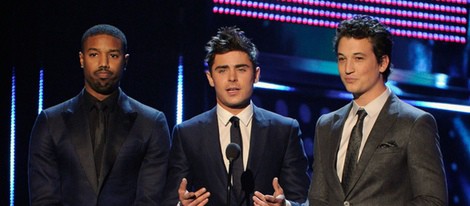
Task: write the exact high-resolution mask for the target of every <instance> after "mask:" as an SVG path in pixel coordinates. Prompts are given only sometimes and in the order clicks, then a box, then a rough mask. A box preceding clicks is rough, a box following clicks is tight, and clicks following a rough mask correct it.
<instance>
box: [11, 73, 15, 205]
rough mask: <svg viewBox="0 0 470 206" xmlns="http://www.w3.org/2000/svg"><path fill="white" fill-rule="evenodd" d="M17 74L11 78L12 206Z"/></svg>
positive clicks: (12, 200)
mask: <svg viewBox="0 0 470 206" xmlns="http://www.w3.org/2000/svg"><path fill="white" fill-rule="evenodd" d="M15 142H16V74H15V68H13V71H12V76H11V112H10V206H14V205H15V150H16V144H15Z"/></svg>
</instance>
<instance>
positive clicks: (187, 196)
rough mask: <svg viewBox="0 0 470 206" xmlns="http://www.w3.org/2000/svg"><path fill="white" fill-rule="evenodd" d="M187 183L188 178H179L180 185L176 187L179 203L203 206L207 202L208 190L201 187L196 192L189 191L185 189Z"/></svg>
mask: <svg viewBox="0 0 470 206" xmlns="http://www.w3.org/2000/svg"><path fill="white" fill-rule="evenodd" d="M187 185H188V180H186V178H183V179H182V180H181V184H180V187H179V189H178V197H179V200H180V205H182V206H203V205H206V204H207V203H208V202H209V196H210V195H211V193H210V192H208V191H206V188H204V187H203V188H201V189H199V190H198V191H196V192H189V191H188V190H187V189H186V186H187Z"/></svg>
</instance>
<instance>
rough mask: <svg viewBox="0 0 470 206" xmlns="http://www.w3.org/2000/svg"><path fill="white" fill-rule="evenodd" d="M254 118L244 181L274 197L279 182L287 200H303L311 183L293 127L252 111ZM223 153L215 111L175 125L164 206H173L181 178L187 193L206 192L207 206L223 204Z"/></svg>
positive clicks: (274, 116)
mask: <svg viewBox="0 0 470 206" xmlns="http://www.w3.org/2000/svg"><path fill="white" fill-rule="evenodd" d="M253 113H254V114H253V120H252V121H253V122H252V129H251V141H250V151H249V157H248V163H247V169H246V172H245V174H247V175H248V177H249V178H247V179H248V180H249V181H247V182H248V183H250V182H251V186H252V187H253V189H252V190H254V191H260V192H262V193H264V194H273V192H274V190H273V186H272V181H273V178H274V177H278V178H279V182H280V184H281V186H282V187H283V189H284V193H285V196H286V198H287V199H289V200H292V201H296V202H304V201H306V197H307V192H308V185H309V182H310V180H309V177H308V174H307V168H308V163H307V158H306V156H305V153H304V149H303V144H302V140H301V138H300V137H299V135H300V129H299V124H298V122H297V121H296V120H294V119H291V118H287V117H282V116H280V115H278V114H275V113H272V112H269V111H267V110H264V109H261V108H257V107H256V106H255V107H254V109H253ZM222 152H225V151H221V149H220V141H219V130H218V123H217V112H216V108H215V107H214V108H213V109H212V110H210V111H207V112H205V113H202V114H200V115H198V116H196V117H194V118H192V119H190V120H187V121H185V122H183V123H181V124H179V125H176V126H175V128H174V130H173V143H172V149H171V152H170V159H169V171H168V181H167V186H166V189H165V192H166V194H165V198H166V199H165V202H164V204H163V205H168V206H175V205H176V204H177V202H178V187H179V185H180V182H181V179H182V178H183V177H186V178H187V179H188V183H189V184H188V190H193V191H195V190H197V189H200V188H201V187H205V188H206V189H207V190H208V191H209V192H211V196H210V197H209V205H214V206H221V205H226V197H227V192H226V191H227V170H226V168H225V165H224V162H223V156H222ZM250 176H251V177H250ZM250 179H251V180H250ZM252 195H253V191H251V192H250V193H249V194H248V195H247V196H246V199H248V200H249V205H253V203H252ZM233 199H234V195H232V200H233ZM243 205H246V204H243Z"/></svg>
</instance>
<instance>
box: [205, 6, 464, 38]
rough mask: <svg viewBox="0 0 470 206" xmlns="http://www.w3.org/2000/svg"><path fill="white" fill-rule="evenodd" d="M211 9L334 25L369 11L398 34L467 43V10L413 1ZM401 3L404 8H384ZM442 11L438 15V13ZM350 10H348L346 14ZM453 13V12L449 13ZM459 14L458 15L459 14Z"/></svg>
mask: <svg viewBox="0 0 470 206" xmlns="http://www.w3.org/2000/svg"><path fill="white" fill-rule="evenodd" d="M213 2H214V3H215V4H214V7H213V12H214V13H218V14H226V15H234V16H242V17H249V18H256V19H263V20H271V21H280V22H287V23H296V24H305V25H311V26H321V27H328V28H335V27H336V25H337V23H338V22H339V21H341V20H344V19H349V18H351V17H352V16H354V15H356V14H358V13H368V14H370V15H377V16H374V17H375V18H377V19H379V21H381V22H383V23H384V24H385V25H387V26H390V27H392V28H394V29H396V30H395V31H396V33H397V34H398V35H399V36H405V37H412V38H418V39H431V40H436V41H446V42H455V43H466V36H467V35H466V34H467V28H466V24H467V18H466V16H465V14H467V9H466V8H463V7H459V6H446V5H438V4H429V3H423V2H413V1H393V3H392V1H388V0H375V1H373V0H364V1H362V2H363V3H368V4H372V3H375V4H382V6H373V5H363V4H353V3H344V2H332V1H322V0H281V1H280V2H277V3H270V2H263V1H262V0H260V1H246V0H213ZM385 6H400V7H405V8H406V9H413V10H404V9H396V8H386V7H385ZM444 11H445V14H439V12H441V13H444ZM348 12H349V13H348ZM449 14H456V15H449ZM459 15H460V16H459Z"/></svg>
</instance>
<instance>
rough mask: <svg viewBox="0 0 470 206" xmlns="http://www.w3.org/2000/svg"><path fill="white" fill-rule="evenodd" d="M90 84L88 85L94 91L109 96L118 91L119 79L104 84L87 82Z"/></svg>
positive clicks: (95, 81) (97, 81) (96, 81)
mask: <svg viewBox="0 0 470 206" xmlns="http://www.w3.org/2000/svg"><path fill="white" fill-rule="evenodd" d="M86 81H87V82H88V85H90V87H91V88H92V89H93V91H95V92H97V93H100V94H103V95H109V94H112V93H113V92H114V91H116V89H117V87H118V86H119V79H115V78H113V79H111V80H110V81H107V82H106V83H104V84H101V83H100V81H99V80H94V79H92V80H90V79H87V80H86Z"/></svg>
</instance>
